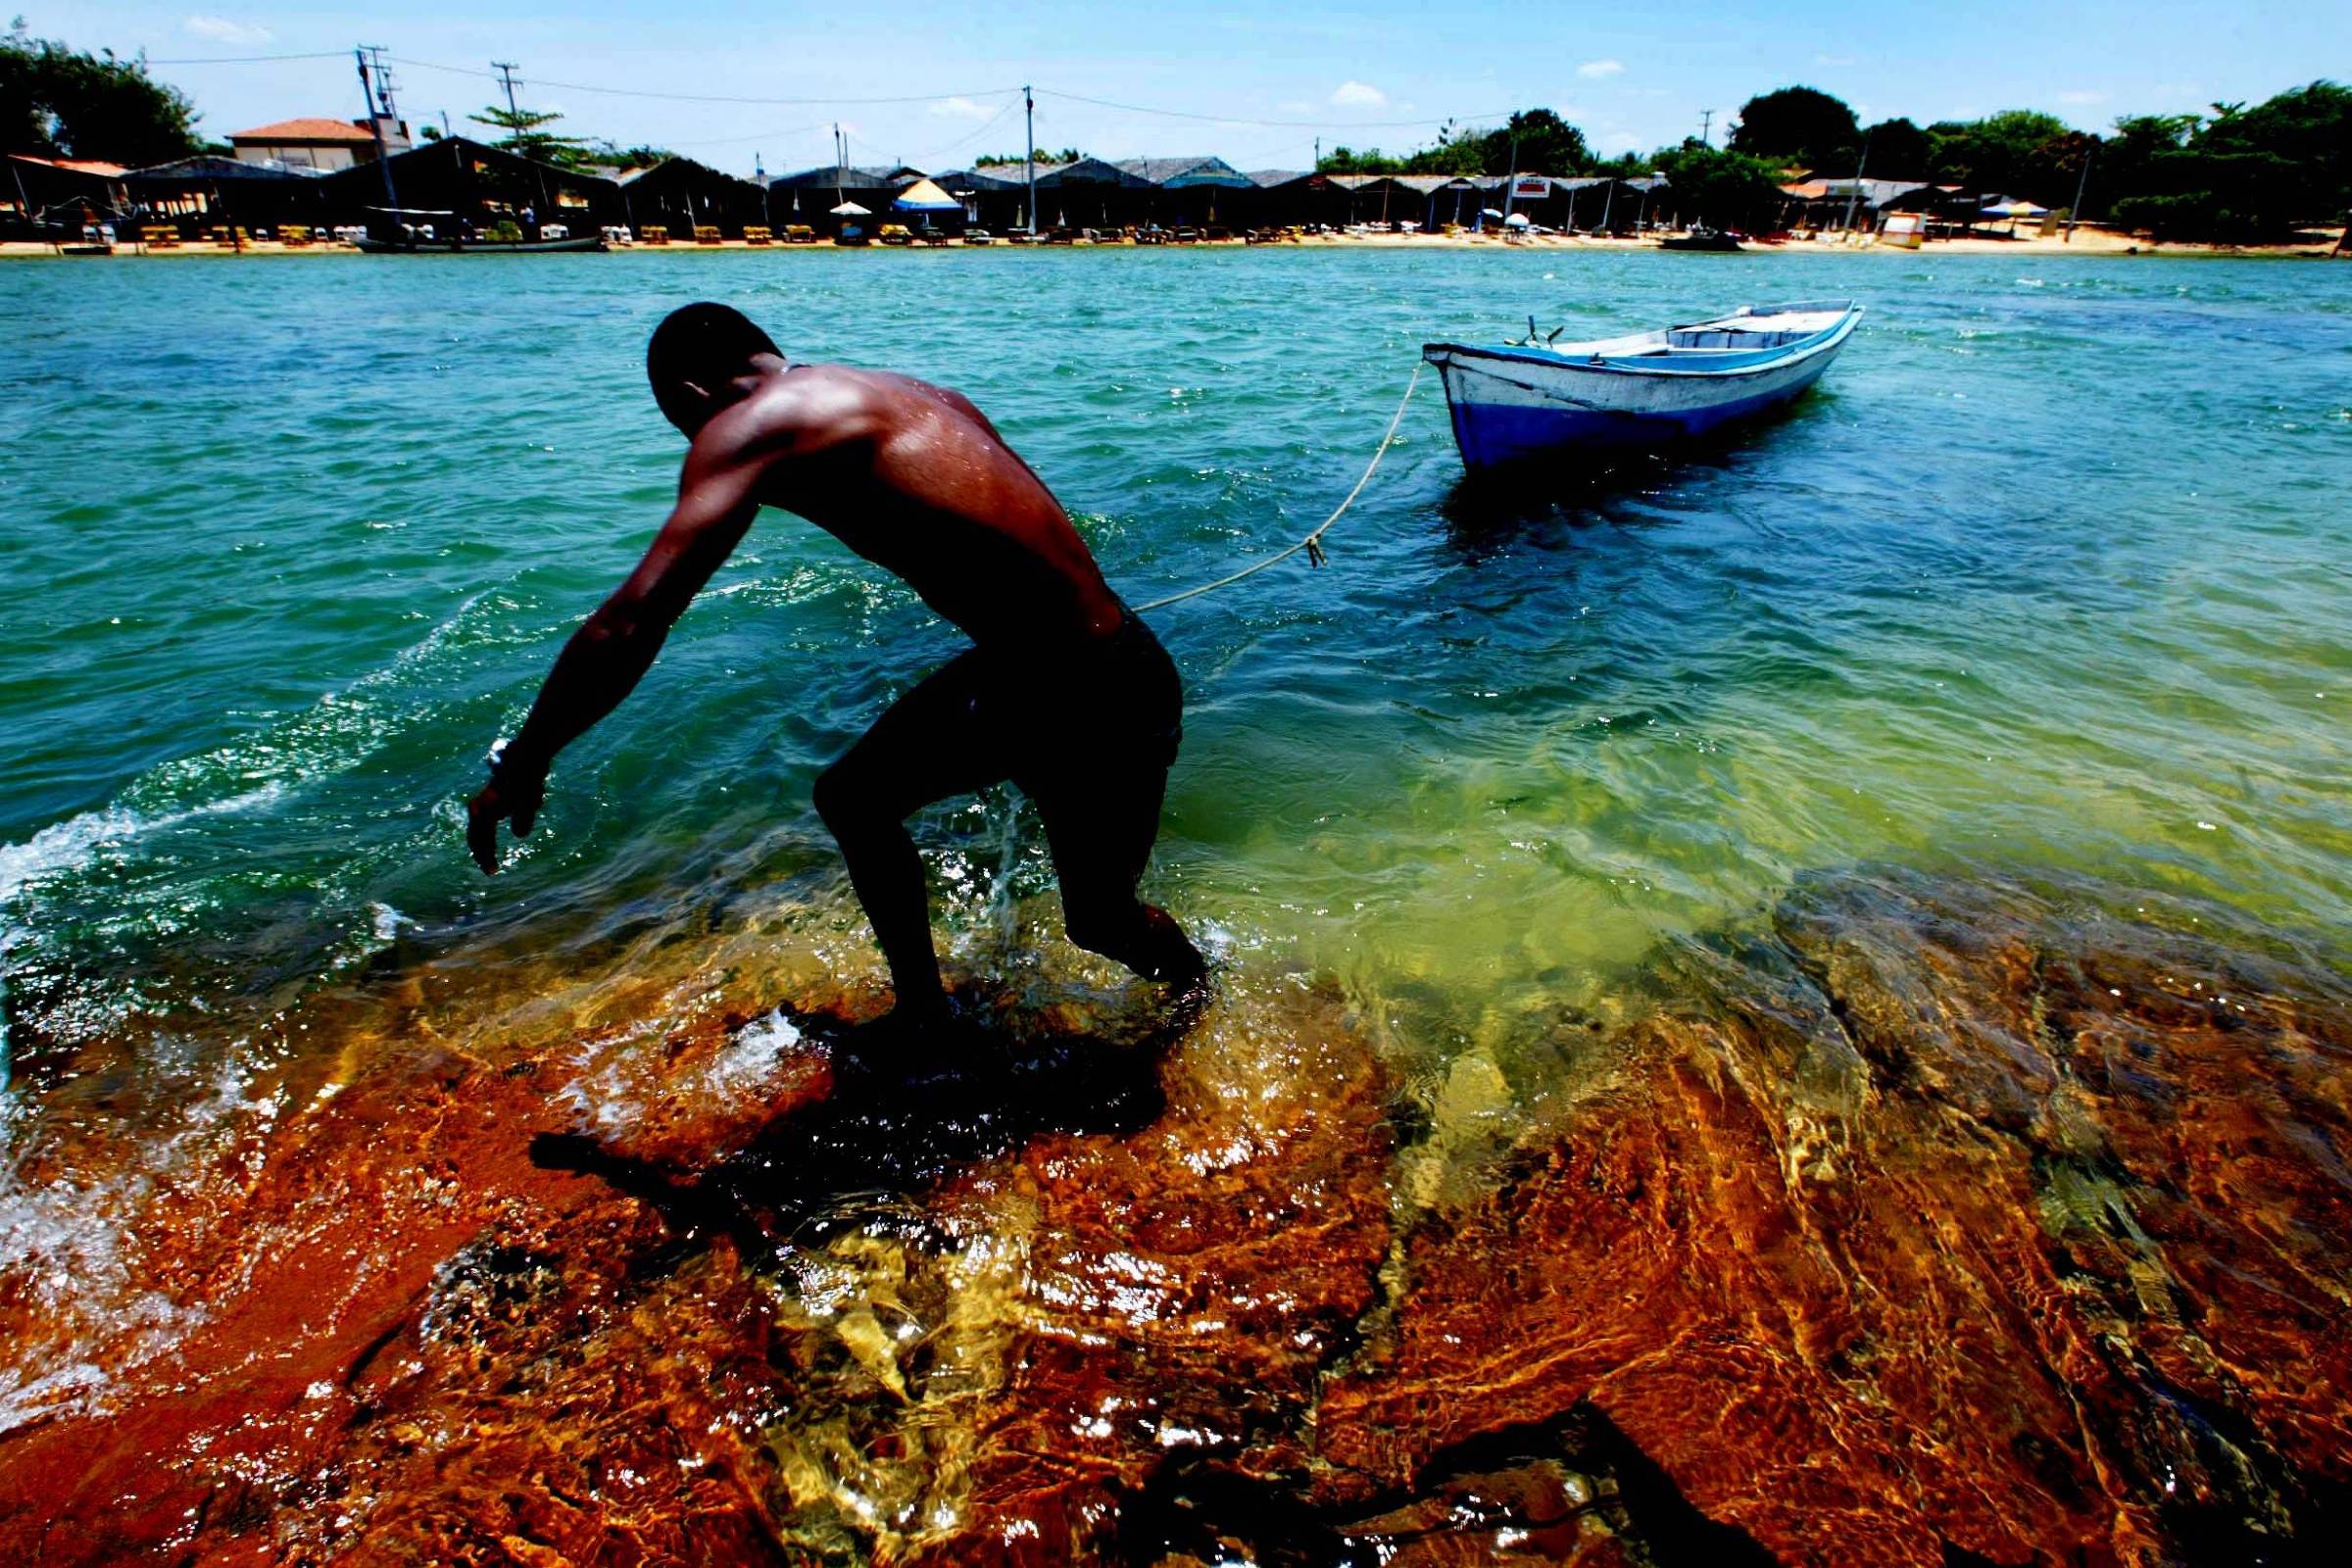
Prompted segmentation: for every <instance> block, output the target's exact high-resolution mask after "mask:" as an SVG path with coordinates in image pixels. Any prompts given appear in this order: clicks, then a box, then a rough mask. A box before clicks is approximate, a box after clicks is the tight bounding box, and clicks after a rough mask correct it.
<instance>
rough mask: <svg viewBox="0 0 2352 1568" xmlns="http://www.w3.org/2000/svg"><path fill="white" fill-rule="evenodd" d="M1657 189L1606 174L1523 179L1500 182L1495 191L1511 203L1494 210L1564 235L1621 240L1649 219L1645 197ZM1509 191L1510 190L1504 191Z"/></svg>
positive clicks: (1651, 185)
mask: <svg viewBox="0 0 2352 1568" xmlns="http://www.w3.org/2000/svg"><path fill="white" fill-rule="evenodd" d="M1657 183H1659V182H1657V181H1648V182H1636V181H1633V180H1625V179H1617V178H1613V177H1611V176H1610V175H1606V174H1578V175H1573V176H1562V175H1557V174H1521V175H1519V176H1518V177H1517V178H1515V179H1506V180H1498V181H1496V182H1495V190H1496V191H1500V192H1502V194H1503V195H1505V196H1506V197H1507V202H1496V203H1492V204H1491V205H1493V206H1495V208H1496V209H1497V210H1498V211H1500V212H1502V213H1504V214H1505V215H1506V216H1508V215H1512V214H1522V213H1523V214H1525V215H1526V217H1527V220H1528V221H1529V222H1531V223H1541V224H1542V225H1543V226H1544V227H1545V228H1550V229H1557V230H1559V231H1560V232H1561V233H1580V234H1592V233H1600V232H1607V233H1611V234H1623V233H1630V232H1632V230H1633V228H1634V226H1635V225H1636V224H1637V223H1638V222H1640V221H1642V217H1643V216H1644V215H1645V214H1646V212H1647V208H1648V203H1647V202H1646V201H1645V200H1644V197H1645V195H1646V193H1647V190H1648V189H1649V188H1652V187H1654V185H1655V184H1657ZM1505 185H1508V186H1509V189H1508V190H1507V191H1502V187H1503V186H1505ZM1490 221H1492V220H1490Z"/></svg>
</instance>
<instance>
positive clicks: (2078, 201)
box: [2059, 147, 2090, 245]
mask: <svg viewBox="0 0 2352 1568" xmlns="http://www.w3.org/2000/svg"><path fill="white" fill-rule="evenodd" d="M2089 188H2090V149H2089V148H2087V147H2085V148H2083V149H2082V178H2080V179H2078V180H2076V181H2075V205H2074V206H2072V207H2070V208H2068V209H2067V210H2066V238H2064V239H2063V240H2061V241H2060V242H2059V243H2060V244H2063V245H2072V244H2073V243H2074V242H2075V221H2076V220H2077V219H2079V218H2081V217H2082V193H2083V192H2084V191H2086V190H2088V189H2089Z"/></svg>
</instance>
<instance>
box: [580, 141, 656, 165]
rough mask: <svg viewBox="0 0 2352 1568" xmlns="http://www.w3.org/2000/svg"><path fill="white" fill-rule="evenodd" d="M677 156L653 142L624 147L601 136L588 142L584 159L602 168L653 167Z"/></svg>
mask: <svg viewBox="0 0 2352 1568" xmlns="http://www.w3.org/2000/svg"><path fill="white" fill-rule="evenodd" d="M677 156H678V155H677V154H676V153H673V152H671V151H670V150H669V149H668V148H666V147H656V146H654V145H653V144H652V143H651V142H646V143H642V144H640V145H638V146H635V147H622V146H620V145H618V144H616V143H614V142H611V141H606V140H604V139H602V138H599V139H596V140H593V141H591V142H589V143H588V146H587V150H586V153H585V156H584V159H583V161H584V162H586V163H591V164H594V165H596V166H597V167H598V168H600V169H651V168H653V167H654V166H655V165H656V164H665V163H667V162H669V161H670V160H671V159H672V158H675V157H677Z"/></svg>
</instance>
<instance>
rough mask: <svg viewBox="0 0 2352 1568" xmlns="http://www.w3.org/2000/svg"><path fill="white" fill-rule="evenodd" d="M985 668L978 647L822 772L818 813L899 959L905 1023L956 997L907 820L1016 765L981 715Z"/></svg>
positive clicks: (931, 1015) (896, 981)
mask: <svg viewBox="0 0 2352 1568" xmlns="http://www.w3.org/2000/svg"><path fill="white" fill-rule="evenodd" d="M981 675H982V669H981V667H980V663H979V660H978V656H977V655H976V654H965V655H963V656H961V657H960V658H957V659H955V660H952V661H950V662H948V663H947V664H946V665H945V666H944V667H943V668H941V669H940V670H938V671H937V672H936V673H934V674H932V675H931V676H930V677H928V678H927V679H925V680H924V681H922V682H921V683H920V684H919V685H917V686H916V687H915V688H914V689H913V690H912V691H910V692H908V693H907V695H906V696H904V697H902V698H900V699H899V700H898V701H897V702H895V703H893V704H891V705H890V707H889V709H887V710H886V711H884V712H883V714H882V716H881V717H880V718H878V719H876V720H875V721H874V726H873V728H871V729H869V730H867V731H866V732H865V734H864V736H863V737H862V738H861V739H859V741H858V744H857V745H855V746H853V747H851V748H850V750H849V755H847V756H845V757H844V758H842V760H840V761H838V762H835V763H834V764H833V765H832V766H831V767H828V768H826V769H825V770H824V771H823V772H822V773H820V774H818V775H817V778H816V790H815V800H816V809H817V814H818V815H819V816H822V817H823V818H824V820H825V826H826V827H828V828H830V829H831V830H832V833H833V837H834V838H835V839H836V840H838V841H839V842H840V844H841V855H842V858H843V859H844V860H846V861H847V862H848V863H849V869H850V885H851V886H852V887H853V888H855V889H857V891H858V903H860V904H862V905H864V906H865V917H866V920H867V921H868V922H869V923H870V924H871V925H872V926H873V928H874V938H875V940H876V942H878V943H879V944H880V946H881V948H882V956H883V958H884V959H885V960H886V961H887V962H888V963H889V965H890V983H891V989H892V990H893V991H894V992H896V993H897V1005H896V1006H895V1007H894V1009H893V1015H894V1016H896V1017H898V1018H900V1019H902V1020H904V1021H907V1022H922V1021H926V1020H930V1019H935V1018H942V1017H945V1016H946V1014H947V1001H948V999H947V988H946V987H945V986H944V985H943V984H942V983H941V981H940V977H939V956H938V955H937V953H935V952H934V951H933V949H932V946H931V898H930V891H929V889H928V888H927V887H926V886H925V885H924V881H923V861H922V857H921V856H919V855H917V854H916V853H915V848H914V839H913V837H912V836H911V835H909V834H908V833H907V817H909V816H911V815H913V814H914V813H915V812H916V811H917V810H919V809H922V808H923V807H925V806H928V805H930V804H931V803H932V802H933V801H937V800H944V799H946V798H947V797H948V796H951V795H968V794H973V793H976V792H978V791H980V790H984V789H986V788H988V787H989V786H990V785H992V784H995V783H998V782H1000V781H1002V780H1003V779H1004V778H1005V776H1006V775H1007V773H1008V772H1009V769H1008V767H1007V766H1006V765H1005V761H1004V758H1003V747H1002V737H1000V736H997V735H994V734H992V733H990V729H991V726H990V725H988V724H987V723H985V722H984V721H983V720H982V718H981V716H980V711H979V697H980V693H981V690H982V682H981Z"/></svg>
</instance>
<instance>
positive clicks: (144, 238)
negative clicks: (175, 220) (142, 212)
mask: <svg viewBox="0 0 2352 1568" xmlns="http://www.w3.org/2000/svg"><path fill="white" fill-rule="evenodd" d="M139 243H140V244H142V245H144V246H146V247H147V248H148V249H149V250H151V251H175V250H177V249H179V230H178V228H176V227H175V226H173V225H172V224H171V223H143V224H141V225H140V227H139Z"/></svg>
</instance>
